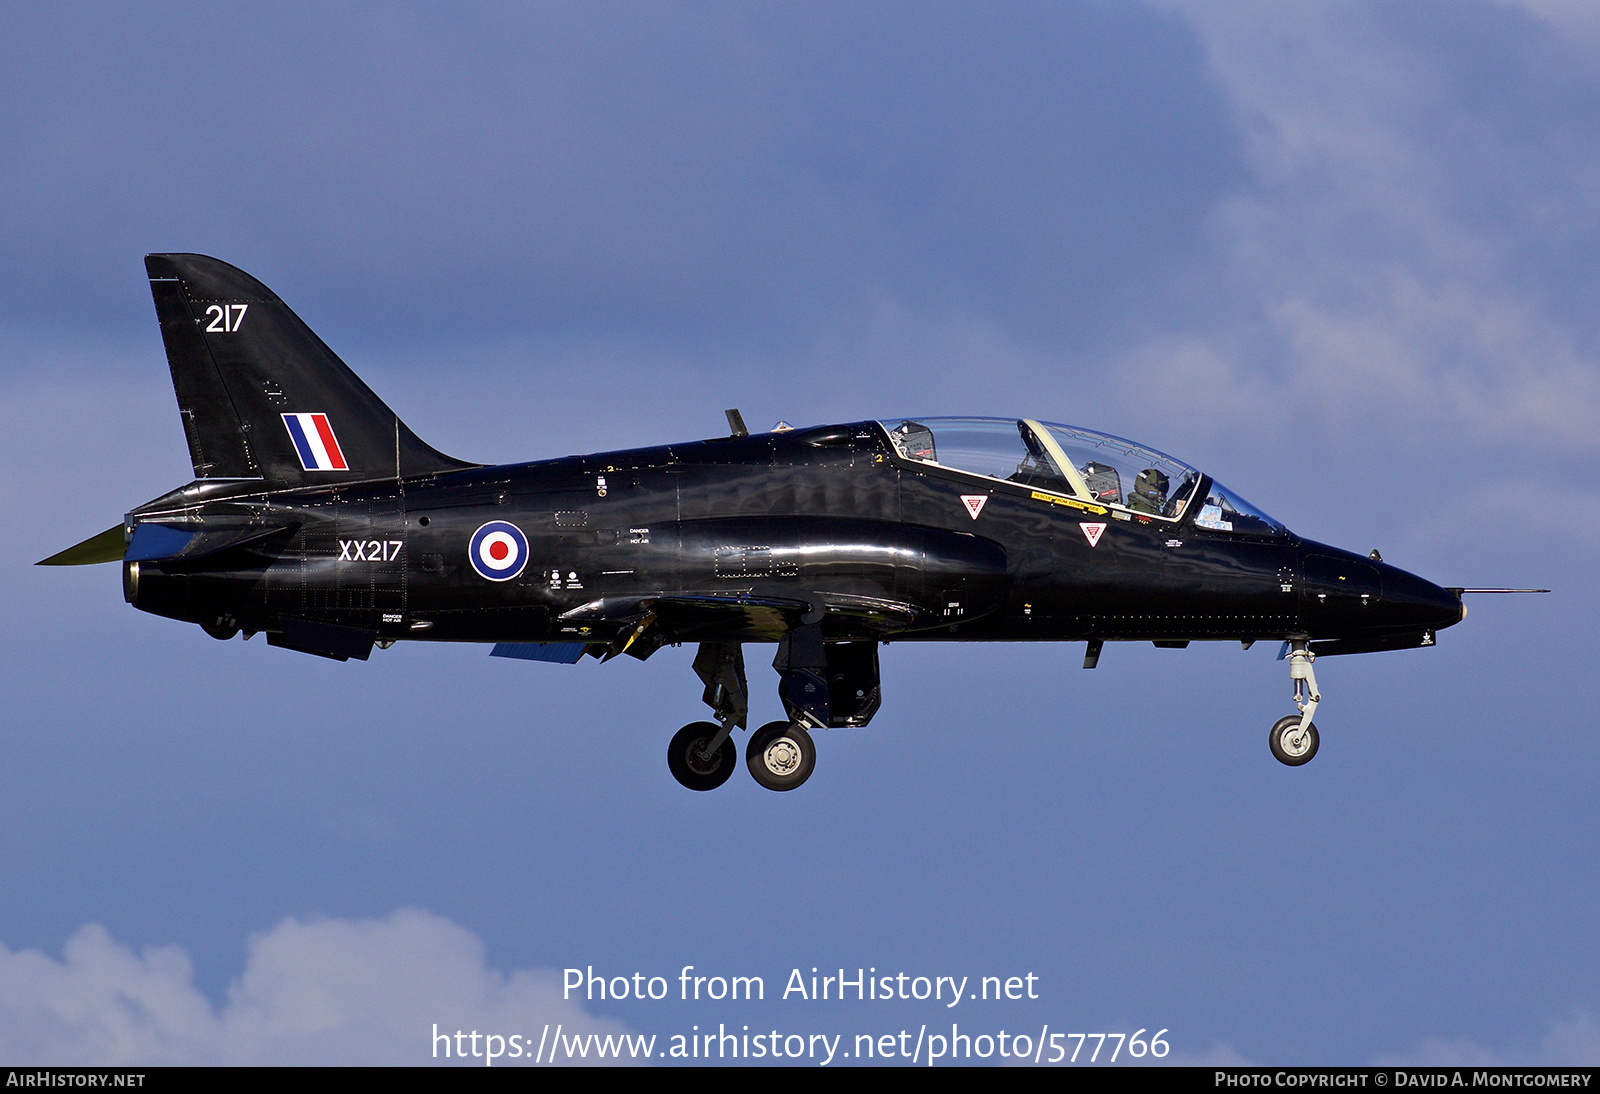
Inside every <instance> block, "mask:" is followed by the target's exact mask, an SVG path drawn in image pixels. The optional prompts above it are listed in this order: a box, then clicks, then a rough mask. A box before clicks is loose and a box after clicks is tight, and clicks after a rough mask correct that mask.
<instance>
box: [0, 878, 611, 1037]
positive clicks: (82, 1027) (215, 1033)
mask: <svg viewBox="0 0 1600 1094" xmlns="http://www.w3.org/2000/svg"><path fill="white" fill-rule="evenodd" d="M193 973H194V970H193V967H192V965H191V964H190V961H189V958H188V955H187V954H185V953H184V951H183V950H182V949H181V948H179V947H176V946H166V947H158V948H151V949H147V950H145V951H144V952H143V953H141V954H135V953H134V952H133V951H132V950H131V949H130V948H128V947H127V946H124V945H122V944H121V943H119V942H117V941H116V940H115V939H113V938H112V937H111V936H110V934H109V933H107V932H106V930H105V929H104V928H103V927H100V926H98V925H94V924H91V925H89V926H86V927H84V928H82V929H81V930H79V931H78V932H77V933H76V934H74V935H73V936H72V937H71V938H70V939H69V940H68V941H67V945H66V948H65V952H64V954H63V956H62V960H60V961H57V960H55V959H54V958H51V957H49V956H47V955H45V954H43V953H41V952H39V951H37V950H19V951H15V952H13V951H10V950H8V949H6V948H5V947H4V946H0V1058H4V1059H6V1060H8V1061H11V1062H14V1063H18V1064H29V1065H66V1064H77V1065H103V1066H122V1065H140V1064H143V1065H160V1064H420V1063H431V1062H433V1060H434V1056H433V1050H432V1041H431V1035H432V1033H433V1027H434V1025H435V1024H436V1023H437V1025H438V1027H439V1029H440V1030H441V1031H448V1032H450V1033H454V1032H455V1031H456V1030H458V1029H460V1030H464V1031H468V1032H471V1031H473V1030H476V1031H478V1032H480V1033H498V1034H500V1035H501V1036H505V1037H509V1036H510V1035H512V1034H519V1035H521V1036H522V1037H523V1038H527V1037H529V1035H530V1034H531V1036H532V1039H533V1042H535V1043H536V1042H537V1041H538V1040H539V1037H540V1034H541V1031H542V1030H543V1029H544V1027H545V1025H546V1023H548V1024H549V1026H550V1027H551V1029H552V1030H553V1029H554V1027H555V1026H556V1024H557V1023H560V1024H561V1025H562V1026H563V1032H564V1034H567V1035H587V1034H590V1033H599V1034H616V1033H621V1032H622V1031H623V1027H622V1025H621V1024H620V1023H618V1022H615V1021H611V1020H607V1019H600V1018H595V1017H593V1016H591V1015H589V1014H587V1013H586V1012H585V1011H584V1010H583V1009H582V1008H581V1007H580V1006H579V1005H578V1004H577V1003H576V1002H575V1001H574V1002H564V1001H563V1000H562V998H561V982H560V977H559V974H557V973H556V972H553V971H551V970H519V971H515V972H512V973H510V974H503V973H500V972H497V971H495V970H494V969H491V968H489V967H488V966H487V965H486V963H485V960H484V950H483V944H482V943H481V942H480V941H479V940H478V939H477V938H476V937H475V936H474V935H472V934H471V933H470V932H469V931H466V930H464V929H463V928H461V927H459V926H457V925H455V924H454V923H451V922H450V921H449V920H447V919H443V918H441V917H439V916H436V915H433V914H431V913H428V912H424V911H420V910H417V909H402V910H400V911H397V912H395V913H394V914H393V915H391V916H389V917H388V918H387V919H381V920H378V919H368V920H348V919H328V920H320V921H315V922H300V921H298V920H294V919H289V920H285V921H284V922H283V923H280V924H279V925H278V926H276V927H274V928H273V929H272V930H270V931H268V932H266V933H265V934H261V935H257V936H254V937H253V938H251V939H250V941H249V943H248V946H247V957H246V961H245V967H244V972H243V973H242V975H241V976H240V977H239V979H238V980H237V981H236V982H235V983H234V984H233V985H232V987H230V988H229V990H228V997H227V1001H226V1003H225V1004H224V1005H223V1006H222V1007H220V1008H217V1007H213V1006H212V1004H211V1003H210V1001H208V1000H207V999H206V998H205V996H204V995H202V994H201V993H200V991H199V990H198V989H196V987H195V986H194V975H193ZM530 1051H531V1049H530ZM441 1054H442V1053H441ZM475 1062H476V1063H478V1064H482V1063H483V1062H484V1061H483V1060H482V1059H481V1058H479V1059H478V1060H477V1061H475ZM502 1062H503V1063H509V1062H511V1061H509V1060H507V1061H502Z"/></svg>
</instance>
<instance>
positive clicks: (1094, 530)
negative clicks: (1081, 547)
mask: <svg viewBox="0 0 1600 1094" xmlns="http://www.w3.org/2000/svg"><path fill="white" fill-rule="evenodd" d="M1078 527H1079V528H1082V529H1083V538H1084V539H1087V540H1088V541H1089V546H1091V547H1095V546H1098V545H1099V543H1100V533H1102V532H1104V531H1105V530H1106V526H1105V525H1104V524H1088V523H1085V522H1083V521H1080V522H1079V523H1078Z"/></svg>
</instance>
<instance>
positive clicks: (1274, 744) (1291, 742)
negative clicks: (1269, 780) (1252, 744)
mask: <svg viewBox="0 0 1600 1094" xmlns="http://www.w3.org/2000/svg"><path fill="white" fill-rule="evenodd" d="M1299 728H1300V715H1298V714H1290V715H1288V716H1287V717H1284V718H1279V719H1278V720H1277V722H1276V723H1274V724H1273V727H1272V733H1271V735H1270V736H1268V737H1267V746H1268V747H1269V748H1271V749H1272V758H1273V759H1275V760H1277V761H1278V762H1279V763H1280V764H1288V765H1289V766H1290V767H1299V766H1300V765H1301V764H1308V763H1310V762H1311V757H1313V756H1315V755H1316V754H1317V745H1318V744H1320V743H1321V742H1320V741H1319V740H1318V739H1317V725H1316V723H1315V722H1313V723H1311V724H1310V725H1308V726H1307V727H1306V732H1305V740H1303V741H1301V740H1296V738H1297V737H1298V733H1297V731H1298V730H1299Z"/></svg>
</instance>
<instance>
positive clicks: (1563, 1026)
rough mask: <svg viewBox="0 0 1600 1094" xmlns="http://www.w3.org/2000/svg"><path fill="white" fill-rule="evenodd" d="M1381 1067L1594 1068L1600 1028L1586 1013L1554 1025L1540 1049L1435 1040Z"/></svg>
mask: <svg viewBox="0 0 1600 1094" xmlns="http://www.w3.org/2000/svg"><path fill="white" fill-rule="evenodd" d="M1373 1064H1374V1065H1375V1066H1378V1067H1396V1066H1398V1067H1474V1066H1475V1067H1516V1066H1524V1067H1528V1066H1531V1067H1594V1066H1595V1065H1596V1064H1600V1026H1597V1025H1596V1024H1595V1020H1594V1019H1593V1018H1592V1017H1590V1016H1589V1015H1588V1014H1585V1013H1581V1012H1580V1013H1577V1014H1574V1015H1573V1016H1572V1017H1570V1018H1567V1019H1565V1020H1563V1021H1560V1022H1557V1023H1555V1024H1554V1025H1552V1026H1551V1027H1550V1029H1549V1031H1548V1032H1546V1034H1545V1036H1544V1038H1543V1039H1542V1040H1540V1042H1539V1043H1538V1044H1537V1045H1534V1046H1532V1047H1526V1048H1520V1049H1501V1050H1496V1049H1492V1048H1489V1047H1488V1046H1486V1045H1482V1044H1479V1043H1478V1042H1476V1041H1472V1040H1469V1039H1467V1038H1464V1037H1463V1038H1456V1039H1454V1040H1449V1039H1445V1038H1439V1037H1431V1038H1428V1039H1427V1040H1423V1041H1418V1042H1417V1043H1416V1044H1415V1045H1413V1046H1412V1048H1411V1050H1410V1051H1409V1052H1404V1053H1398V1054H1395V1055H1392V1056H1382V1057H1379V1058H1378V1059H1377V1060H1374V1061H1373Z"/></svg>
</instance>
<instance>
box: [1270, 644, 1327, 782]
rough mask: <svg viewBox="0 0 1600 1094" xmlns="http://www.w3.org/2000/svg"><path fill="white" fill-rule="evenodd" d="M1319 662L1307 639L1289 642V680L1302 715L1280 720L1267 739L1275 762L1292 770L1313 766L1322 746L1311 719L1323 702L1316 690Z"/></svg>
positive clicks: (1292, 715)
mask: <svg viewBox="0 0 1600 1094" xmlns="http://www.w3.org/2000/svg"><path fill="white" fill-rule="evenodd" d="M1316 659H1317V655H1316V654H1314V653H1312V652H1311V650H1310V649H1308V648H1307V646H1306V641H1305V639H1303V638H1294V639H1290V641H1289V679H1291V680H1293V681H1294V705H1295V706H1297V707H1299V708H1300V713H1299V714H1290V715H1288V716H1287V717H1284V718H1279V719H1278V720H1277V722H1276V723H1274V724H1273V727H1272V733H1271V734H1270V735H1269V736H1268V737H1267V746H1268V747H1269V748H1271V749H1272V755H1273V758H1274V759H1276V760H1277V761H1278V762H1279V763H1281V764H1288V765H1289V766H1290V767H1299V766H1300V765H1301V764H1305V763H1310V762H1311V758H1312V757H1313V756H1315V755H1316V754H1317V745H1318V744H1319V743H1320V742H1319V740H1318V737H1317V727H1316V726H1314V725H1312V723H1311V716H1312V715H1314V714H1315V713H1316V712H1317V704H1318V703H1319V702H1321V701H1322V693H1321V692H1320V691H1318V690H1317V674H1316V673H1315V672H1313V671H1312V670H1311V662H1313V661H1315V660H1316Z"/></svg>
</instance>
